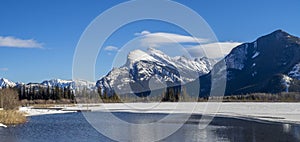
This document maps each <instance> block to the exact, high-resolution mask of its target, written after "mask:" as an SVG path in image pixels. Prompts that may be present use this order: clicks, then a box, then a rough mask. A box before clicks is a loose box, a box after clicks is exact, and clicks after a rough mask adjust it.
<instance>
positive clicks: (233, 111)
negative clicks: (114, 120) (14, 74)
mask: <svg viewBox="0 0 300 142" xmlns="http://www.w3.org/2000/svg"><path fill="white" fill-rule="evenodd" d="M85 109H88V110H91V111H110V112H138V113H193V114H207V115H216V116H224V117H234V118H242V119H258V120H268V121H275V122H291V123H299V124H300V103H252V102H242V103H236V102H232V103H222V104H219V103H215V102H210V103H204V102H199V103H188V102H181V103H111V104H100V105H99V104H98V105H90V106H87V105H82V104H81V105H76V106H74V107H64V108H63V110H47V109H38V110H36V109H32V108H28V107H25V108H24V107H23V108H20V110H21V111H23V112H26V113H27V114H28V115H29V116H32V115H43V114H56V113H69V112H74V110H85ZM215 112H216V113H215Z"/></svg>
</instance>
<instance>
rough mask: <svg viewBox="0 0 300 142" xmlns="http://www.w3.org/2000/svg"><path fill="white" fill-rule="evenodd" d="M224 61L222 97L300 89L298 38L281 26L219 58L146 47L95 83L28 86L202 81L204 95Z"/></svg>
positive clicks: (129, 86) (126, 88)
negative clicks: (224, 71) (185, 54)
mask: <svg viewBox="0 0 300 142" xmlns="http://www.w3.org/2000/svg"><path fill="white" fill-rule="evenodd" d="M222 63H225V64H226V73H225V74H224V75H225V76H223V77H227V85H226V92H225V94H226V95H236V94H247V93H255V92H267V93H279V92H289V91H290V92H292V91H293V92H300V39H299V38H298V37H295V36H292V35H290V34H288V33H287V32H284V31H282V30H277V31H275V32H272V33H271V34H268V35H266V36H262V37H260V38H258V39H257V40H256V41H254V42H251V43H244V44H241V45H239V46H237V47H235V48H234V49H233V50H232V51H231V52H230V53H229V54H228V55H227V56H226V57H225V58H224V59H223V60H221V61H219V62H216V60H212V59H208V58H205V57H204V58H196V59H190V58H187V57H184V56H177V57H170V56H168V55H166V54H164V53H163V52H162V51H159V50H157V49H154V48H149V49H148V50H147V51H142V50H134V51H131V52H130V53H129V54H128V56H127V62H126V63H125V64H124V65H123V66H121V67H119V68H114V69H112V70H111V71H110V72H109V73H108V74H107V75H106V76H104V77H102V78H100V79H99V80H98V81H97V82H96V83H93V82H88V81H67V80H60V79H53V80H46V81H43V82H41V83H29V84H26V85H40V86H49V87H61V88H70V89H73V90H74V89H76V88H78V89H80V88H89V89H96V88H101V90H105V91H108V92H117V93H119V94H127V93H139V92H145V91H149V90H152V89H156V87H157V88H160V87H162V86H180V85H183V84H187V85H188V84H190V83H193V82H195V81H199V80H200V84H201V85H200V86H201V88H200V90H201V93H200V96H208V94H209V93H210V90H211V75H212V74H211V71H212V69H214V70H215V71H216V73H218V70H217V69H218V68H219V67H220V65H221V64H222ZM224 69H225V68H224ZM219 72H221V70H219ZM19 85H25V84H24V83H15V82H12V81H9V80H8V79H4V78H2V79H0V88H7V87H16V86H19ZM151 85H154V86H151Z"/></svg>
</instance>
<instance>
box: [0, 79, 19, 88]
mask: <svg viewBox="0 0 300 142" xmlns="http://www.w3.org/2000/svg"><path fill="white" fill-rule="evenodd" d="M16 85H17V84H16V83H15V82H12V81H10V80H8V79H6V78H1V79H0V89H1V88H8V87H15V86H16Z"/></svg>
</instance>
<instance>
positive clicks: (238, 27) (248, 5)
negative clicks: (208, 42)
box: [0, 0, 300, 82]
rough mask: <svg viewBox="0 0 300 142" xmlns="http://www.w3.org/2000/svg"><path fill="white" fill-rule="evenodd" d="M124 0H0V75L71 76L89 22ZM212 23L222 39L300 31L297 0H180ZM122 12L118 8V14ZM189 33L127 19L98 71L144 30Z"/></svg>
mask: <svg viewBox="0 0 300 142" xmlns="http://www.w3.org/2000/svg"><path fill="white" fill-rule="evenodd" d="M121 2H125V1H121V0H89V1H86V0H43V1H41V0H26V1H19V0H1V1H0V53H1V60H0V77H4V78H8V79H10V80H13V81H22V82H41V81H42V80H45V79H52V78H62V79H71V77H72V62H73V54H74V51H75V48H76V45H77V42H78V40H79V38H80V36H81V34H82V33H83V31H84V30H85V28H86V27H87V26H88V25H89V23H90V22H91V21H92V20H93V19H94V18H96V17H97V16H98V15H99V14H101V13H102V12H104V11H105V10H107V9H109V8H111V7H112V6H115V5H117V4H119V3H121ZM177 2H179V3H181V4H183V5H186V6H187V7H189V8H191V9H193V10H194V11H196V12H197V13H198V14H199V15H201V16H202V17H203V18H204V19H205V20H206V22H207V23H208V24H209V25H210V26H211V28H212V30H213V31H214V32H215V34H216V36H217V37H218V39H219V41H221V42H237V43H240V42H250V41H253V40H255V39H256V38H257V37H259V36H261V35H264V34H267V33H270V32H272V31H274V30H276V29H283V30H285V31H287V32H289V33H291V34H294V35H296V36H300V28H299V25H300V18H299V12H300V1H299V0H286V1H282V0H272V1H271V0H269V1H261V0H252V1H246V2H245V1H240V0H231V1H220V0H206V1H204V0H203V1H202V0H188V1H186V0H179V1H177ZM121 15H122V13H120V16H121ZM143 31H144V33H145V32H150V33H161V34H174V35H175V36H176V35H177V36H189V35H188V33H186V32H185V31H184V30H182V29H180V28H179V27H177V26H174V25H171V24H167V23H164V22H159V21H150V20H149V21H140V22H135V23H131V24H129V25H126V26H124V27H122V28H121V29H119V30H118V31H116V32H115V33H114V34H113V35H112V36H111V38H109V39H108V40H107V42H106V43H105V45H104V48H106V47H107V48H106V49H107V50H104V49H103V50H102V51H101V53H100V54H99V57H98V60H97V64H96V75H95V76H96V77H97V78H100V77H101V76H103V75H105V74H107V72H108V71H109V70H110V69H111V66H112V60H113V58H114V56H115V55H116V53H117V50H119V48H120V47H122V46H123V45H124V44H126V43H127V42H128V41H130V40H132V39H134V38H135V37H137V33H141V32H143Z"/></svg>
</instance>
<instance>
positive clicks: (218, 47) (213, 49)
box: [186, 42, 242, 58]
mask: <svg viewBox="0 0 300 142" xmlns="http://www.w3.org/2000/svg"><path fill="white" fill-rule="evenodd" d="M240 44H242V43H240V42H215V43H208V44H202V45H196V46H190V47H187V48H186V49H187V51H188V52H189V53H190V54H191V56H194V57H201V56H207V57H209V58H222V57H224V56H225V55H227V54H229V52H230V51H231V50H232V49H233V48H234V47H236V46H238V45H240Z"/></svg>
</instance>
